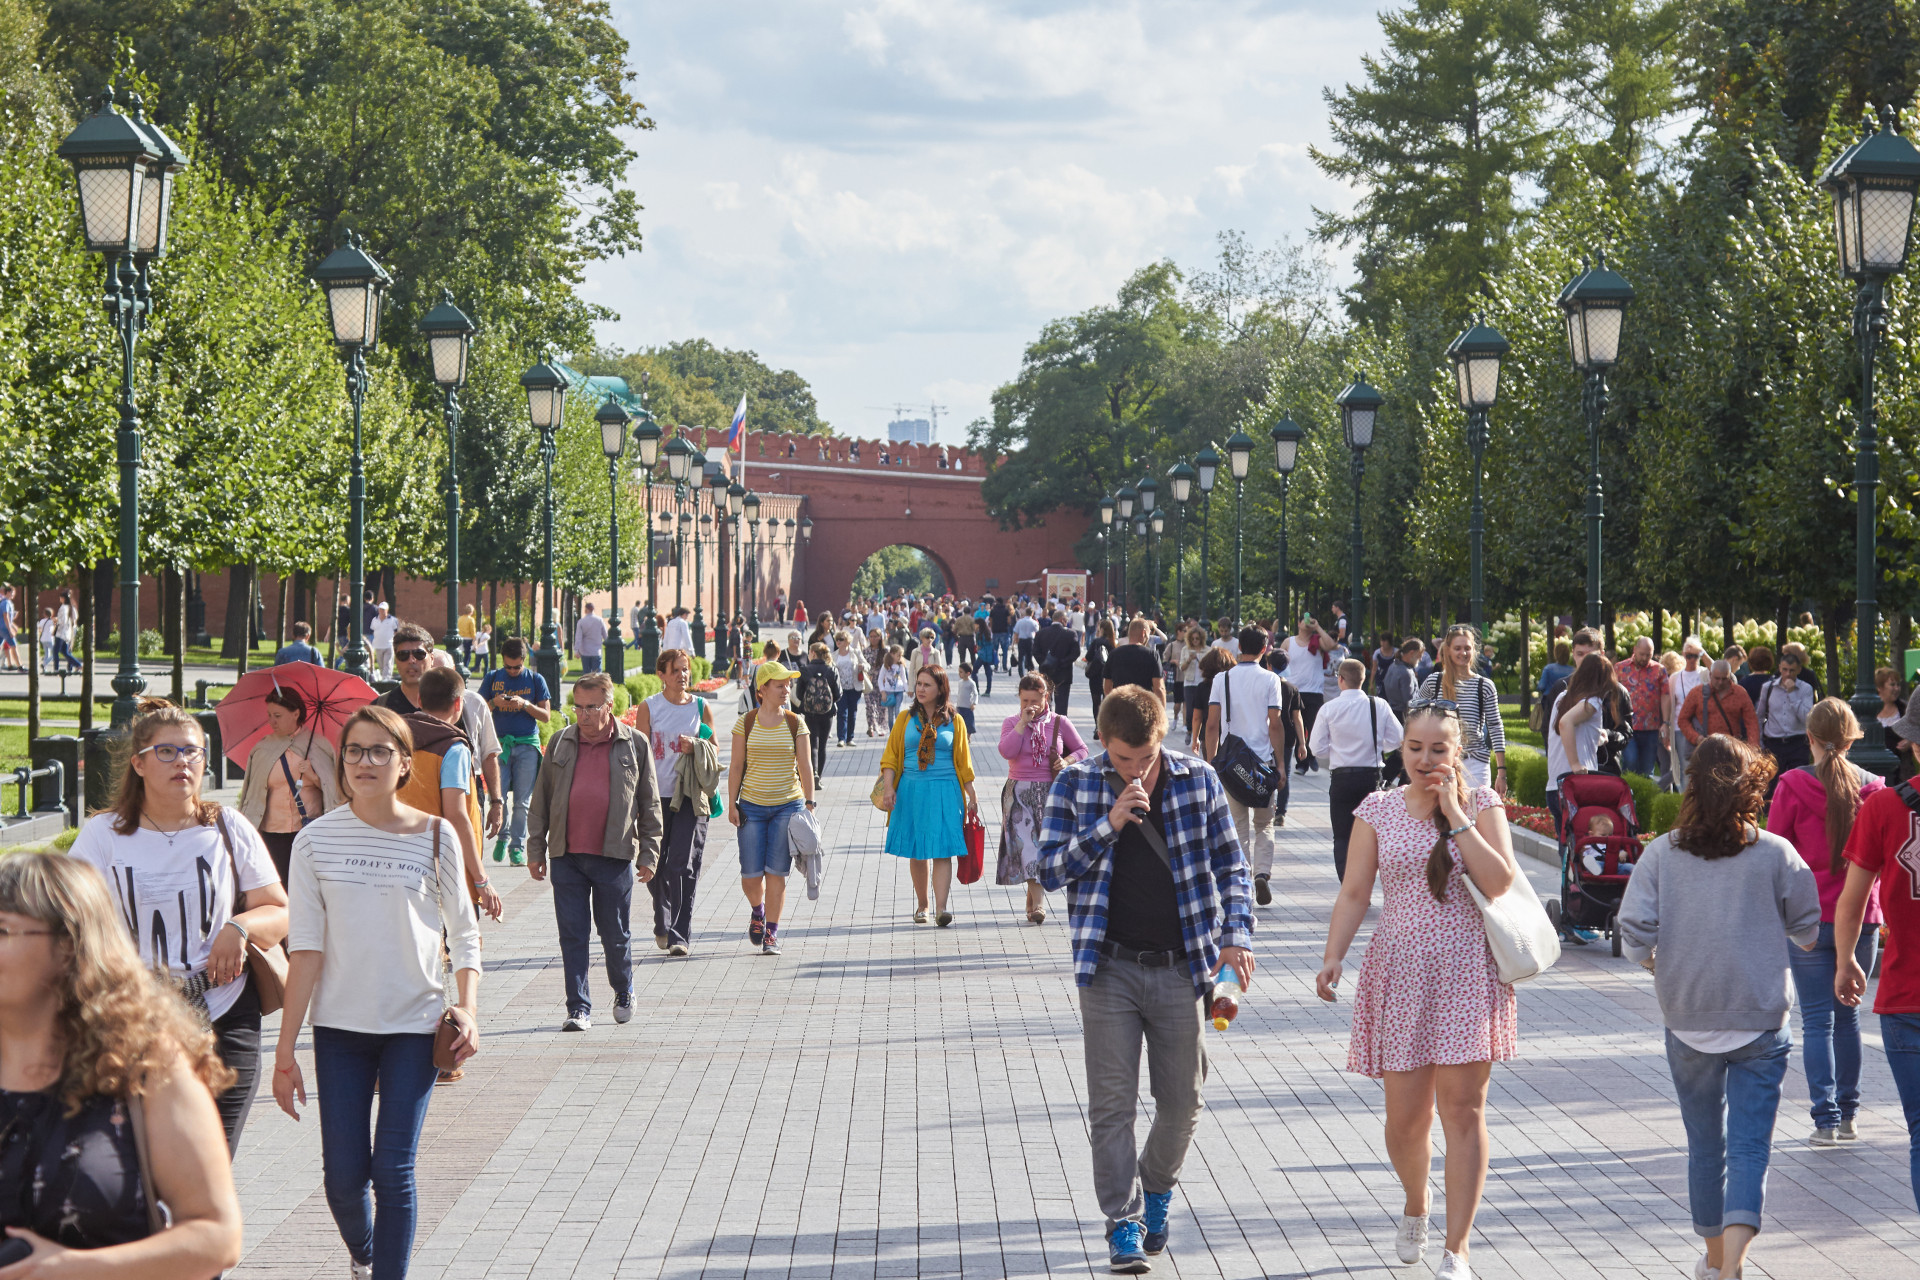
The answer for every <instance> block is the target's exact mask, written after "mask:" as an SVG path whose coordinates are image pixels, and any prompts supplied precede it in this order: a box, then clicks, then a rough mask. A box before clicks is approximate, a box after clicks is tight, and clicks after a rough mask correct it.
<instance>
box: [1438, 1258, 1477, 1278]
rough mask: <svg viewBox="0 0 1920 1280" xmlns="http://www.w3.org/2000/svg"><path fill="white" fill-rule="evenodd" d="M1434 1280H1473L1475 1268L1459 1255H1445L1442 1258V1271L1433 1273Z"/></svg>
mask: <svg viewBox="0 0 1920 1280" xmlns="http://www.w3.org/2000/svg"><path fill="white" fill-rule="evenodd" d="M1433 1280H1473V1268H1471V1267H1469V1266H1468V1265H1467V1260H1466V1259H1465V1258H1463V1257H1461V1256H1460V1255H1459V1254H1457V1253H1451V1252H1449V1253H1445V1254H1443V1255H1442V1256H1441V1258H1440V1269H1439V1270H1438V1271H1436V1272H1434V1273H1433Z"/></svg>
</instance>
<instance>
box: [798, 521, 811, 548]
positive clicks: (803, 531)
mask: <svg viewBox="0 0 1920 1280" xmlns="http://www.w3.org/2000/svg"><path fill="white" fill-rule="evenodd" d="M800 541H802V542H812V541H813V521H812V520H811V519H809V518H808V517H806V516H801V517H800Z"/></svg>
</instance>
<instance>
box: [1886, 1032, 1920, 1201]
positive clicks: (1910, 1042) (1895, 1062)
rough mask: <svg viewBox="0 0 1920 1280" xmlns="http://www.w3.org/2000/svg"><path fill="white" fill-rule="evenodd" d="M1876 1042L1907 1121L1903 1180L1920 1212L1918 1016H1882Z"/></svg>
mask: <svg viewBox="0 0 1920 1280" xmlns="http://www.w3.org/2000/svg"><path fill="white" fill-rule="evenodd" d="M1880 1039H1881V1042H1882V1043H1883V1044H1885V1045H1886V1048H1887V1065H1888V1066H1889V1067H1891V1068H1893V1087H1894V1088H1895V1089H1896V1090H1898V1091H1899V1094H1900V1110H1901V1111H1903V1112H1905V1113H1906V1117H1907V1176H1908V1178H1909V1179H1910V1180H1911V1185H1912V1187H1913V1198H1914V1205H1915V1207H1916V1208H1920V1013H1883V1014H1881V1015H1880Z"/></svg>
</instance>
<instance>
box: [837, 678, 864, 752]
mask: <svg viewBox="0 0 1920 1280" xmlns="http://www.w3.org/2000/svg"><path fill="white" fill-rule="evenodd" d="M860 697H861V694H860V690H858V689H848V690H846V691H844V692H843V693H841V695H840V722H839V723H838V724H837V725H835V726H834V728H835V729H837V730H838V733H837V734H836V735H835V736H836V737H838V738H839V739H840V741H842V742H852V741H853V721H854V717H855V716H857V715H859V714H860Z"/></svg>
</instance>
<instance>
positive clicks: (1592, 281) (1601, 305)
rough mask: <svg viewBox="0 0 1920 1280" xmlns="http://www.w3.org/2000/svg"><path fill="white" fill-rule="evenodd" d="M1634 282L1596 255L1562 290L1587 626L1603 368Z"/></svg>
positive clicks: (1597, 512)
mask: <svg viewBox="0 0 1920 1280" xmlns="http://www.w3.org/2000/svg"><path fill="white" fill-rule="evenodd" d="M1632 301H1633V286H1632V285H1629V284H1628V283H1627V282H1626V281H1625V280H1623V279H1621V277H1620V276H1619V275H1618V274H1617V273H1615V272H1614V271H1612V270H1611V269H1609V268H1608V266H1607V257H1606V255H1605V254H1604V253H1603V254H1599V255H1597V257H1596V259H1595V264H1594V265H1593V266H1592V267H1589V268H1587V269H1586V270H1584V271H1582V272H1581V273H1580V274H1579V275H1577V276H1575V277H1574V278H1573V279H1572V280H1570V281H1568V282H1567V287H1566V288H1564V289H1562V290H1561V291H1560V309H1561V310H1562V311H1564V312H1566V313H1567V347H1568V350H1569V353H1570V354H1571V355H1572V357H1573V367H1574V368H1576V369H1578V370H1579V371H1580V372H1581V373H1583V374H1585V375H1586V386H1585V388H1584V389H1583V391H1582V393H1581V396H1580V404H1581V408H1582V409H1583V410H1584V411H1585V413H1586V418H1587V451H1588V454H1589V457H1590V462H1589V465H1588V471H1587V625H1588V626H1589V627H1597V626H1599V625H1601V623H1600V615H1601V612H1602V606H1601V599H1600V530H1601V526H1602V525H1603V524H1604V523H1605V521H1606V507H1605V500H1604V498H1603V495H1602V494H1601V490H1600V420H1601V419H1602V418H1603V417H1605V416H1606V412H1607V370H1608V369H1611V368H1612V367H1613V366H1614V364H1615V363H1617V362H1618V361H1619V359H1620V330H1621V327H1622V323H1623V322H1624V321H1625V319H1626V315H1627V304H1628V303H1630V302H1632Z"/></svg>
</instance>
